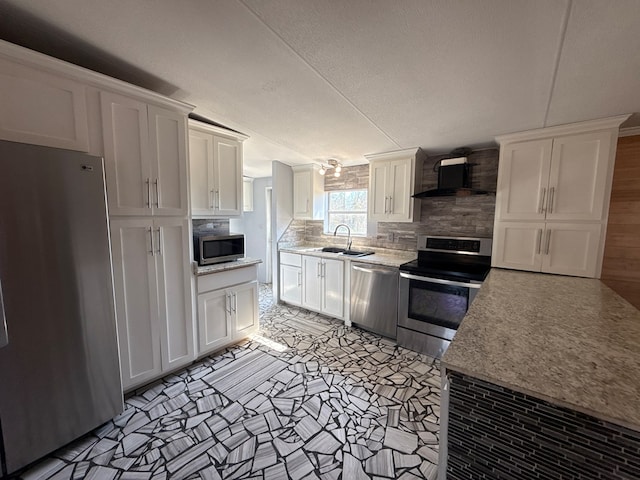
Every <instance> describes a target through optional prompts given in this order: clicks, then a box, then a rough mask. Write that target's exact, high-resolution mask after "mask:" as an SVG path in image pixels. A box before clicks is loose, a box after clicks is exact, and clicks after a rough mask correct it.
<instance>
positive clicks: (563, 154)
mask: <svg viewBox="0 0 640 480" xmlns="http://www.w3.org/2000/svg"><path fill="white" fill-rule="evenodd" d="M611 137H612V136H611V134H610V132H607V131H604V132H593V133H587V134H578V135H569V136H566V137H560V138H555V139H551V138H549V139H544V140H532V141H527V142H521V143H513V144H508V145H505V147H504V148H503V150H502V152H501V158H500V177H499V178H500V180H499V186H498V192H497V194H496V197H497V198H496V205H497V212H496V213H497V214H498V217H499V218H500V219H501V220H543V219H547V220H561V221H575V220H595V221H598V220H600V219H601V218H602V213H603V208H604V196H605V191H606V184H607V171H608V166H609V153H610V150H611V142H612V138H611Z"/></svg>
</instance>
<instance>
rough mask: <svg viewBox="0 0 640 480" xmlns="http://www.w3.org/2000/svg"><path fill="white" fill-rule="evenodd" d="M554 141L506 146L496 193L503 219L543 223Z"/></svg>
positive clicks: (538, 141) (535, 141)
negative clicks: (540, 221) (541, 221)
mask: <svg viewBox="0 0 640 480" xmlns="http://www.w3.org/2000/svg"><path fill="white" fill-rule="evenodd" d="M552 144H553V140H552V139H545V140H534V141H530V142H524V143H515V144H510V145H506V146H504V147H503V149H502V151H501V152H500V153H501V158H500V177H499V183H498V190H497V192H496V204H497V212H496V213H497V215H499V217H500V219H502V220H544V217H545V211H544V209H545V205H546V201H547V200H546V199H547V191H548V183H549V169H550V167H551V146H552Z"/></svg>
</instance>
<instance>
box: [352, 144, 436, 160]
mask: <svg viewBox="0 0 640 480" xmlns="http://www.w3.org/2000/svg"><path fill="white" fill-rule="evenodd" d="M420 156H426V154H425V152H424V150H422V148H420V147H413V148H405V149H403V150H393V151H391V152H382V153H369V154H367V155H365V156H364V158H366V159H367V160H368V161H369V162H371V161H372V160H373V161H376V160H393V159H395V158H400V157H420Z"/></svg>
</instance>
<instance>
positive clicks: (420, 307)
mask: <svg viewBox="0 0 640 480" xmlns="http://www.w3.org/2000/svg"><path fill="white" fill-rule="evenodd" d="M491 244H492V240H491V238H467V237H434V236H419V237H418V259H417V260H414V261H413V262H409V263H405V264H403V265H401V266H400V290H399V298H398V331H397V342H398V344H399V345H402V346H403V347H407V348H409V349H411V350H415V351H418V352H421V353H425V354H427V355H429V356H432V357H435V358H440V357H442V355H443V354H444V352H445V351H446V350H447V347H448V346H449V344H450V343H451V340H452V339H453V336H454V335H455V333H456V330H457V329H458V326H459V325H460V322H462V319H463V317H464V316H465V314H466V313H467V310H468V308H469V305H471V302H472V301H473V299H474V298H475V296H476V294H477V293H478V290H479V289H480V286H481V285H482V282H483V280H484V279H485V277H486V276H487V274H488V273H489V270H490V269H491Z"/></svg>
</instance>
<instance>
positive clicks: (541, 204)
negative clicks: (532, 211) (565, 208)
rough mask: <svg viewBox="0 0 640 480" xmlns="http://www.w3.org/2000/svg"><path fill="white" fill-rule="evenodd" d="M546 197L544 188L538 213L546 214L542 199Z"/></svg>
mask: <svg viewBox="0 0 640 480" xmlns="http://www.w3.org/2000/svg"><path fill="white" fill-rule="evenodd" d="M546 196H547V189H546V188H545V187H542V195H541V196H540V205H539V207H538V213H546V212H545V209H544V199H545V197H546ZM538 253H540V252H538Z"/></svg>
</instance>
